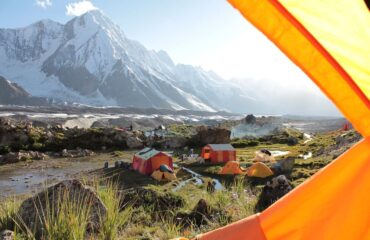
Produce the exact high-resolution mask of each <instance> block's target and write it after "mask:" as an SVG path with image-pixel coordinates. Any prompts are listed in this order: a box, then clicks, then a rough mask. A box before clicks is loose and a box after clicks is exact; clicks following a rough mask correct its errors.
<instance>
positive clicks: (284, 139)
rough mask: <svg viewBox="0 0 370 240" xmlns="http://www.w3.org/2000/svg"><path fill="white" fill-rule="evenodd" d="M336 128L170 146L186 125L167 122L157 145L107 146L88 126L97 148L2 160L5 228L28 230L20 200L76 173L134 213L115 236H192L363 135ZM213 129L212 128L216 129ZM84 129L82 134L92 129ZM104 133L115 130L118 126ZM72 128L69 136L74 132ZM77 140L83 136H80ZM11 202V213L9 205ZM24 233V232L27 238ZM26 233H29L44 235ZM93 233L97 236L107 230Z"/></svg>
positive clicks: (264, 198)
mask: <svg viewBox="0 0 370 240" xmlns="http://www.w3.org/2000/svg"><path fill="white" fill-rule="evenodd" d="M247 118H250V116H248V117H247ZM256 121H257V122H259V121H260V118H256ZM271 121H274V120H271ZM2 123H3V124H4V125H3V128H2V129H3V133H4V131H5V130H6V129H7V131H14V130H12V129H14V128H12V127H10V128H9V127H7V126H9V125H7V123H8V122H6V121H5V122H4V121H3V122H2ZM11 123H12V124H14V125H15V126H17V124H21V123H17V122H14V121H11ZM223 124H224V125H225V126H229V125H230V124H234V125H235V124H236V126H238V124H239V123H235V122H233V121H231V122H228V121H226V122H224V123H223ZM242 124H244V123H242ZM245 124H247V123H245ZM248 124H249V123H248ZM265 124H266V123H265ZM317 124H319V122H318V123H317ZM317 126H319V125H317ZM338 126H339V127H340V124H335V125H333V126H332V127H329V128H327V130H326V131H321V132H317V133H314V134H312V135H310V136H308V135H307V134H303V133H302V132H300V131H299V130H294V129H286V130H284V127H283V126H282V127H281V130H279V131H281V132H280V135H279V134H278V133H277V130H275V132H274V134H273V135H271V136H273V137H271V136H263V137H259V138H245V139H239V138H234V139H229V138H226V140H225V139H218V141H226V142H225V143H222V144H217V143H216V144H204V143H203V142H202V141H199V140H200V139H198V144H199V145H198V146H194V145H193V146H192V147H189V146H187V145H186V144H185V145H183V146H182V147H180V148H168V147H167V144H166V138H167V137H166V136H167V135H168V138H169V139H173V136H174V135H173V134H174V133H175V132H176V133H177V134H178V133H179V132H182V130H181V131H180V130H179V129H181V128H180V127H181V126H169V129H172V130H171V131H174V132H171V133H167V135H166V134H164V135H163V139H160V138H158V139H157V140H156V141H157V142H154V143H153V142H152V141H153V139H152V138H150V137H149V138H148V143H150V144H152V146H148V147H136V148H133V149H128V148H127V149H121V150H119V148H115V150H113V149H114V148H112V150H110V149H107V150H103V151H102V150H97V149H94V146H95V145H96V144H98V145H101V144H108V143H106V142H105V143H103V142H102V141H105V140H104V137H103V138H102V136H103V135H101V131H102V129H101V130H99V129H94V130H93V129H91V130H84V131H93V133H94V134H96V133H99V134H100V138H99V139H100V140H95V142H92V143H93V145H90V146H86V147H90V148H92V149H94V150H93V151H91V150H90V152H89V151H87V150H79V151H80V152H79V151H70V150H63V151H61V154H60V155H58V154H55V153H48V154H45V155H44V157H43V159H41V160H36V159H32V158H31V157H28V158H27V159H24V160H21V159H20V160H19V161H18V162H13V163H8V164H5V165H2V166H1V170H0V171H2V172H3V173H5V172H7V173H8V174H7V175H4V177H5V178H6V177H7V176H9V177H10V178H9V180H7V181H8V184H7V185H6V184H4V185H2V189H4V191H3V193H2V196H1V204H2V205H1V206H2V207H1V208H0V209H1V210H2V211H4V210H7V211H6V212H1V213H2V215H1V221H0V223H1V224H2V225H1V226H2V227H3V228H4V227H7V228H9V227H11V228H14V229H17V231H20V232H22V233H23V234H24V233H26V232H27V231H26V232H23V231H25V230H24V228H23V227H24V226H23V227H22V226H21V225H19V222H18V223H17V224H16V225H12V224H11V222H12V221H13V219H15V220H16V219H17V218H19V215H18V214H20V213H19V212H18V208H19V206H20V204H21V203H22V201H24V200H27V199H28V198H29V197H31V196H32V195H34V194H37V193H38V192H40V191H41V192H43V191H44V190H43V189H44V188H46V187H49V186H53V185H55V184H58V183H59V182H62V183H63V182H64V181H66V180H67V182H65V184H69V182H68V179H75V180H78V181H79V182H81V183H82V184H83V185H84V186H85V185H86V186H90V187H92V188H93V189H95V191H96V192H97V194H98V195H97V196H98V197H99V199H101V201H103V202H104V201H108V202H104V204H106V205H107V204H113V203H112V202H110V201H117V202H116V204H117V205H116V208H117V209H116V211H117V213H116V214H120V215H119V216H120V217H122V216H126V215H127V214H128V213H130V216H126V217H125V218H124V221H123V222H122V223H121V224H122V225H119V226H117V236H120V238H117V239H140V238H150V239H152V238H154V239H169V238H174V237H177V236H184V237H188V238H191V237H193V236H196V235H197V234H200V233H202V232H205V231H210V230H212V229H216V228H218V227H220V226H224V225H225V224H228V223H231V222H234V221H237V220H239V219H243V218H245V217H247V216H249V215H251V214H253V213H255V212H257V211H262V210H263V209H265V208H266V207H268V206H269V205H270V204H272V203H273V202H274V201H276V200H277V199H279V198H280V197H282V196H283V195H285V194H286V193H287V192H289V191H291V190H292V189H294V188H295V187H297V186H299V185H300V184H301V183H302V182H304V181H305V180H306V179H308V178H309V177H310V176H312V175H313V174H314V173H315V172H317V171H319V170H320V169H321V168H323V167H324V166H325V165H327V164H329V163H330V162H331V161H332V160H333V159H334V158H335V157H336V156H337V155H340V154H341V153H342V152H344V151H346V150H347V149H348V148H349V147H350V146H351V145H352V144H354V143H355V142H357V141H358V140H359V139H360V136H359V135H358V134H357V133H356V132H355V131H354V130H353V129H344V128H339V129H336V128H337V127H338ZM260 127H264V125H262V126H260ZM187 128H188V129H190V128H194V129H196V128H197V127H196V126H193V127H191V126H187ZM333 128H334V129H336V130H333ZM201 129H202V130H201V131H204V129H203V128H201ZM210 129H211V130H209V131H211V132H212V131H216V129H217V128H214V129H213V130H212V128H210ZM29 131H30V133H33V134H34V133H35V132H38V133H39V134H40V136H41V138H40V139H42V135H43V133H42V128H39V127H32V126H29ZM63 131H67V132H68V131H69V130H68V129H65V130H62V129H59V130H58V132H59V133H61V132H63ZM84 131H82V133H81V134H82V135H86V133H85V132H84ZM105 131H106V132H107V133H109V134H111V132H110V131H113V130H110V131H108V130H105ZM128 131H130V130H128ZM161 131H162V130H161ZM191 131H192V130H189V131H187V132H186V134H187V135H188V134H189V132H191ZM223 131H229V130H227V129H224V130H223ZM67 132H66V133H64V135H68V134H67ZM182 133H183V132H182ZM247 133H248V132H247ZM91 134H92V133H90V134H89V135H86V136H87V137H89V138H90V139H93V136H94V135H91ZM117 134H125V136H126V135H127V134H128V133H124V132H120V131H118V132H117ZM137 134H138V133H136V135H137ZM202 134H204V132H202ZM229 134H230V135H231V131H229ZM248 134H249V133H248ZM186 137H187V138H188V139H191V141H190V142H194V141H195V140H194V139H197V137H191V136H186ZM208 137H210V135H209V136H208ZM293 137H294V138H295V137H296V139H297V140H296V141H297V142H296V143H295V144H293V145H292V144H291V139H292V138H293ZM73 139H76V140H77V141H80V140H78V139H79V138H78V137H77V136H74V137H73ZM117 139H118V138H117ZM122 139H123V138H122ZM76 140H72V139H71V140H69V141H76ZM216 140H217V139H213V140H212V138H211V140H210V141H216ZM99 141H100V143H99ZM120 141H122V140H120ZM190 142H189V143H190ZM251 142H253V144H251ZM294 142H295V141H294ZM160 143H162V144H163V145H160ZM256 143H257V144H256ZM10 146H12V144H10ZM161 146H162V147H161ZM85 152H86V153H88V154H86V153H85ZM26 153H27V151H24V154H26ZM82 153H84V154H82ZM308 153H311V155H310V157H306V158H305V157H304V156H309V155H308ZM73 154H75V155H73ZM4 156H7V155H4ZM45 163H47V164H48V166H49V167H47V168H46V169H45V170H44V173H43V174H40V172H39V171H40V167H41V166H43V165H44V164H45ZM277 163H279V164H277ZM285 165H286V166H285ZM277 166H278V167H277ZM260 167H262V168H260ZM12 173H13V175H11V174H12ZM278 176H286V179H283V182H284V181H285V183H286V184H287V185H286V188H285V187H284V189H285V190H284V191H283V192H282V193H281V192H280V193H279V192H273V191H268V190H266V189H267V187H266V186H268V184H269V182H271V184H272V183H273V181H275V180H274V179H275V178H277V177H278ZM5 178H3V180H5ZM71 184H74V185H76V184H77V183H71ZM15 185H16V186H18V188H17V189H16V190H15V189H13V188H12V187H11V186H15ZM22 186H23V187H22ZM77 186H79V185H77ZM284 186H285V185H284ZM106 194H110V195H109V196H107V195H106ZM14 196H17V197H16V198H13V197H14ZM10 206H12V209H13V210H12V211H9V207H10ZM4 214H5V215H4ZM121 214H122V215H121ZM6 219H7V220H6ZM18 221H20V220H19V219H18ZM15 222H17V221H15ZM117 224H118V223H117ZM163 226H164V227H163ZM104 231H105V230H104ZM23 234H22V235H21V236H27V234H26V235H23ZM28 234H29V236H28V237H30V236H33V234H40V233H36V232H32V233H31V232H29V233H28ZM94 234H95V235H96V236H99V234H102V233H94ZM94 234H93V235H94Z"/></svg>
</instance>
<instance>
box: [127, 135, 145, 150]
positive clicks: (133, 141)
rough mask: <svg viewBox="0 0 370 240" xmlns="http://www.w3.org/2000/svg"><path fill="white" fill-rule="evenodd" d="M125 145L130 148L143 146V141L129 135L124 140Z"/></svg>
mask: <svg viewBox="0 0 370 240" xmlns="http://www.w3.org/2000/svg"><path fill="white" fill-rule="evenodd" d="M126 145H127V147H128V148H130V149H136V148H143V147H144V144H143V142H142V141H141V140H140V139H139V138H138V137H136V136H130V137H128V138H127V140H126Z"/></svg>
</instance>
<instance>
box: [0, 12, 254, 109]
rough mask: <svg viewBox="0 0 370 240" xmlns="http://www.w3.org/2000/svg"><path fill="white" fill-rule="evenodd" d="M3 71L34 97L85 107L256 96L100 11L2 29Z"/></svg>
mask: <svg viewBox="0 0 370 240" xmlns="http://www.w3.org/2000/svg"><path fill="white" fill-rule="evenodd" d="M0 75H1V76H4V77H6V78H7V79H10V80H11V81H14V82H16V83H17V84H19V85H20V86H21V87H23V88H24V89H25V90H27V91H28V92H29V93H30V94H32V95H33V96H38V97H47V98H55V99H59V100H62V101H68V102H78V103H83V104H89V105H99V106H102V105H103V106H104V105H110V106H114V105H115V106H132V107H154V108H168V109H192V110H206V111H214V110H231V111H232V110H234V109H233V108H232V106H233V105H234V104H235V101H236V102H243V103H244V104H246V103H248V102H253V101H254V100H253V99H252V98H249V97H248V96H245V95H244V94H243V93H242V92H241V91H240V90H239V89H238V87H237V85H233V84H232V83H231V82H228V81H225V80H224V79H222V78H221V77H219V76H217V75H216V74H215V73H213V72H207V71H205V70H203V69H201V68H199V67H193V66H190V65H180V64H179V65H176V64H174V63H173V61H172V60H171V58H170V57H169V56H168V54H167V53H166V52H164V51H158V52H157V51H153V50H148V49H146V48H145V47H144V46H143V45H141V44H140V43H139V42H137V41H133V40H130V39H128V38H127V37H126V36H125V34H124V33H123V31H122V30H121V29H120V27H119V26H117V25H116V24H114V23H113V22H112V21H111V20H110V19H109V18H108V17H107V16H105V15H104V14H103V13H102V12H101V11H99V10H95V11H90V12H87V13H85V14H84V15H82V16H80V17H75V18H73V19H72V20H70V21H69V22H67V23H66V24H60V23H57V22H54V21H51V20H42V21H39V22H37V23H34V24H32V25H30V26H28V27H25V28H18V29H0Z"/></svg>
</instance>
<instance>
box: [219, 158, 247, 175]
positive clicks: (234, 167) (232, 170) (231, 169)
mask: <svg viewBox="0 0 370 240" xmlns="http://www.w3.org/2000/svg"><path fill="white" fill-rule="evenodd" d="M244 171H245V169H243V168H241V167H240V164H239V162H237V161H229V162H227V163H226V164H225V166H224V167H223V168H222V169H221V171H220V174H243V173H244Z"/></svg>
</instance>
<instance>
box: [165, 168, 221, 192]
mask: <svg viewBox="0 0 370 240" xmlns="http://www.w3.org/2000/svg"><path fill="white" fill-rule="evenodd" d="M181 169H183V170H184V171H186V172H188V173H190V174H191V176H192V177H191V178H189V179H186V180H184V181H181V182H180V183H179V184H178V185H177V186H176V187H175V188H174V189H173V190H172V191H174V192H176V191H178V190H180V189H181V188H183V187H184V186H185V185H186V184H188V183H191V182H193V183H194V184H195V185H201V184H203V183H204V180H203V179H202V177H203V176H202V175H201V174H199V173H196V172H194V171H192V170H190V169H189V168H186V167H181ZM212 181H213V182H214V183H215V189H216V190H222V189H224V186H223V185H222V184H221V182H220V181H219V180H218V179H215V178H212Z"/></svg>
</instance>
